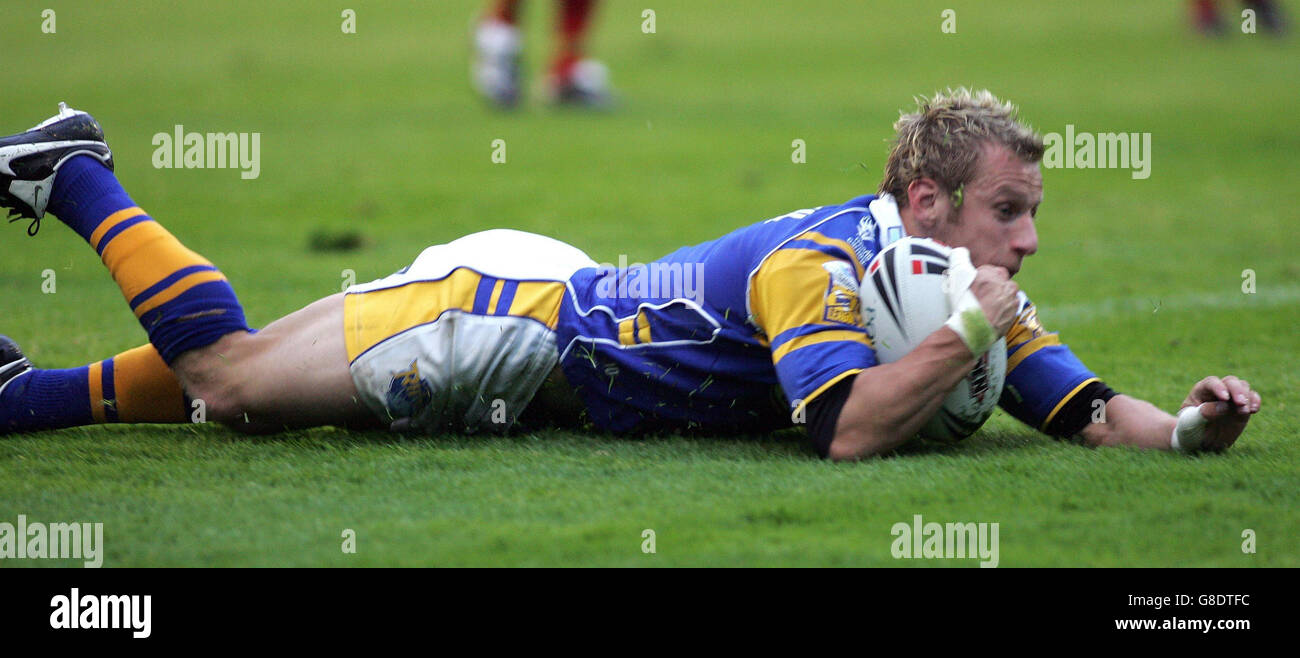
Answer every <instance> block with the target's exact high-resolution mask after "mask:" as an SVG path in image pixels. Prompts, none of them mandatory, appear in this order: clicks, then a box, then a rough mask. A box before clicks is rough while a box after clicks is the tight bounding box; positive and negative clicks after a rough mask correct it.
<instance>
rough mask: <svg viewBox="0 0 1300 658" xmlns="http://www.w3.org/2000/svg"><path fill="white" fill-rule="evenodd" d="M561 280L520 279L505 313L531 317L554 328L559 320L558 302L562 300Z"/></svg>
mask: <svg viewBox="0 0 1300 658" xmlns="http://www.w3.org/2000/svg"><path fill="white" fill-rule="evenodd" d="M564 290H565V282H563V281H520V282H519V286H518V287H517V288H515V298H514V300H513V301H511V302H510V310H509V311H508V312H507V315H512V316H514V317H517V318H532V319H534V320H537V321H538V322H540V323H542V324H544V325H546V327H547V328H548V329H552V330H554V329H555V325H556V323H558V322H559V321H560V302H562V301H564Z"/></svg>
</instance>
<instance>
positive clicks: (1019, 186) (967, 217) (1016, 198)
mask: <svg viewBox="0 0 1300 658" xmlns="http://www.w3.org/2000/svg"><path fill="white" fill-rule="evenodd" d="M962 196H963V198H962V204H961V207H960V208H958V209H957V211H956V213H955V215H956V216H955V217H954V218H953V219H954V221H941V222H938V226H936V231H935V233H936V235H935V236H934V237H935V238H937V239H938V240H940V241H942V242H945V243H947V244H950V245H953V246H954V247H966V248H967V249H969V250H970V257H971V262H972V263H973V264H974V265H975V266H976V267H978V266H980V265H998V266H1001V267H1005V268H1007V271H1008V272H1010V273H1011V274H1012V275H1013V276H1014V275H1015V273H1016V272H1019V271H1020V266H1021V264H1022V263H1023V261H1024V259H1025V257H1026V256H1029V255H1030V254H1033V253H1034V252H1036V251H1038V231H1037V230H1036V229H1035V228H1034V216H1035V215H1036V214H1037V213H1038V204H1040V203H1042V201H1043V175H1042V172H1040V171H1039V169H1038V164H1037V163H1027V162H1025V161H1023V160H1021V159H1020V158H1018V157H1016V155H1015V153H1013V152H1012V151H1011V150H1010V149H1008V148H1006V147H1005V146H1001V145H989V146H986V147H985V148H984V152H983V153H982V154H981V155H980V159H979V162H978V163H977V166H976V173H975V178H974V179H973V180H971V181H970V182H969V183H967V184H966V186H965V188H964V189H963V190H962Z"/></svg>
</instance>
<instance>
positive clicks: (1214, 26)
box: [1189, 0, 1285, 36]
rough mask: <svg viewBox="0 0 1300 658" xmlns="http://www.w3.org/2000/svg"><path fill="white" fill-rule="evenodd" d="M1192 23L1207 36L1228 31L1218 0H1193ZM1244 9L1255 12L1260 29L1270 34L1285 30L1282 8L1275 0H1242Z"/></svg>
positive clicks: (1191, 4)
mask: <svg viewBox="0 0 1300 658" xmlns="http://www.w3.org/2000/svg"><path fill="white" fill-rule="evenodd" d="M1189 6H1190V7H1191V11H1192V24H1193V25H1195V26H1196V29H1197V31H1199V32H1200V33H1201V34H1204V35H1206V36H1222V35H1223V34H1224V32H1225V31H1226V28H1225V24H1224V22H1223V18H1222V17H1221V16H1220V15H1219V7H1218V2H1216V0H1191V2H1190V5H1189ZM1241 6H1242V8H1243V9H1250V10H1252V11H1254V12H1255V20H1256V21H1257V24H1258V26H1259V28H1260V29H1263V30H1264V31H1265V32H1267V33H1269V34H1281V33H1282V32H1283V31H1284V30H1285V21H1284V20H1283V18H1282V9H1281V8H1280V7H1278V4H1277V3H1276V2H1274V1H1273V0H1242V2H1241Z"/></svg>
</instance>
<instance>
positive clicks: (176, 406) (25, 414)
mask: <svg viewBox="0 0 1300 658" xmlns="http://www.w3.org/2000/svg"><path fill="white" fill-rule="evenodd" d="M187 410H188V406H187V404H186V400H185V394H184V392H182V391H181V385H180V382H178V381H177V380H176V376H175V375H174V374H172V371H171V369H170V368H168V367H167V364H165V363H163V361H162V358H161V357H159V356H158V352H157V351H156V350H155V349H154V348H153V346H152V345H144V346H142V347H137V348H135V349H133V350H128V351H126V352H123V353H121V354H118V355H117V356H115V357H113V358H111V359H105V360H103V361H97V362H95V363H92V364H90V365H86V366H82V367H80V368H68V369H66V370H39V369H38V370H31V371H28V372H26V373H23V374H22V375H19V376H18V377H16V378H14V379H13V380H12V381H10V382H9V384H8V385H7V386H5V387H4V390H3V391H0V434H4V433H6V432H34V431H38V430H53V429H62V428H64V427H75V426H78V425H92V424H98V423H183V422H185V421H186V419H187V417H186V413H187Z"/></svg>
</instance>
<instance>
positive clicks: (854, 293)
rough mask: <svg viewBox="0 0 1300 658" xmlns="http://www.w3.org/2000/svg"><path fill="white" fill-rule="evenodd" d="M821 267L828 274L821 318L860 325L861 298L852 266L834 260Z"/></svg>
mask: <svg viewBox="0 0 1300 658" xmlns="http://www.w3.org/2000/svg"><path fill="white" fill-rule="evenodd" d="M822 268H823V269H825V270H826V272H827V273H828V274H830V283H829V284H828V285H827V287H826V299H825V300H824V301H825V306H826V309H825V312H824V313H823V314H822V318H823V319H825V320H826V321H827V322H838V323H840V324H851V325H853V326H855V327H856V326H861V323H862V321H861V318H862V300H861V296H860V295H859V294H858V281H857V277H856V276H855V275H854V271H853V266H852V265H850V264H848V263H846V262H844V261H842V260H836V261H830V262H826V263H822Z"/></svg>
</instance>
